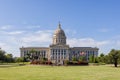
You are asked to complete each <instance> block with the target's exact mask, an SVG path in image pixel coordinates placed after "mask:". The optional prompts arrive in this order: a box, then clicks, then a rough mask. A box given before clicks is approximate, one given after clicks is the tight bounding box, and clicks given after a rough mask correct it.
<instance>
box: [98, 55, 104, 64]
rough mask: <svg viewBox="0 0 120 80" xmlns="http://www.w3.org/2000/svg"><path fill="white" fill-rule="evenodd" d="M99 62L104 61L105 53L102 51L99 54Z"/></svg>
mask: <svg viewBox="0 0 120 80" xmlns="http://www.w3.org/2000/svg"><path fill="white" fill-rule="evenodd" d="M99 62H102V63H105V55H104V54H103V53H101V54H100V56H99Z"/></svg>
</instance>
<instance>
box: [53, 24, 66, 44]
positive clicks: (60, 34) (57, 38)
mask: <svg viewBox="0 0 120 80" xmlns="http://www.w3.org/2000/svg"><path fill="white" fill-rule="evenodd" d="M53 44H66V36H65V33H64V31H63V30H62V28H61V24H60V23H59V25H58V28H57V29H56V30H55V32H54V35H53Z"/></svg>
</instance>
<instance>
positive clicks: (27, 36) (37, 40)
mask: <svg viewBox="0 0 120 80" xmlns="http://www.w3.org/2000/svg"><path fill="white" fill-rule="evenodd" d="M11 28H12V27H7V26H4V27H0V29H1V30H2V31H0V34H2V35H1V36H0V47H1V48H2V49H4V50H5V51H7V52H8V53H13V55H14V56H19V55H20V51H19V48H20V47H22V46H24V47H27V46H33V47H34V46H36V47H41V46H46V47H48V46H49V45H50V44H51V43H52V35H53V34H54V30H38V27H36V29H29V30H28V29H24V30H23V29H22V30H19V29H18V30H16V29H14V30H12V31H11V30H10V31H5V30H9V29H11ZM66 31H67V30H66ZM69 32H71V33H70V34H71V35H73V36H72V38H69V37H68V39H67V44H69V45H70V47H98V48H99V49H100V52H105V51H106V50H107V51H106V52H108V51H109V50H110V49H112V48H119V47H120V38H115V39H110V40H103V41H98V40H95V39H93V38H73V37H74V36H75V35H76V31H73V32H72V31H67V33H68V34H69ZM103 32H105V31H104V30H103ZM71 35H70V37H71ZM75 37H77V35H76V36H75Z"/></svg>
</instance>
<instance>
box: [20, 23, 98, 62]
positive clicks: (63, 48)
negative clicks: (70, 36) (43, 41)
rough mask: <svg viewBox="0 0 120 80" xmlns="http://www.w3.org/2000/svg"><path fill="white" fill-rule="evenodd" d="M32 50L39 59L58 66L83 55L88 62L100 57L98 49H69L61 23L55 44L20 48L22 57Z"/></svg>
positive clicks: (54, 36) (56, 31)
mask: <svg viewBox="0 0 120 80" xmlns="http://www.w3.org/2000/svg"><path fill="white" fill-rule="evenodd" d="M31 50H34V51H35V54H36V55H37V56H38V58H39V59H40V58H47V59H48V60H49V61H51V62H53V63H56V64H63V61H64V60H69V61H71V60H72V58H73V57H75V58H76V59H79V58H80V56H81V53H84V54H85V56H86V60H87V61H88V59H89V56H90V55H93V56H98V50H99V49H98V48H96V47H95V48H92V47H73V48H72V47H69V45H67V44H66V35H65V33H64V30H62V28H61V24H60V23H59V25H58V28H57V30H55V33H54V35H53V42H52V44H51V45H50V46H49V47H22V48H20V53H21V57H24V56H26V55H27V53H30V51H31Z"/></svg>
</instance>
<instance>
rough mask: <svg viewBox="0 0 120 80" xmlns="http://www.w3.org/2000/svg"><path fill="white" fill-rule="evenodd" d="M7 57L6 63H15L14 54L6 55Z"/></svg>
mask: <svg viewBox="0 0 120 80" xmlns="http://www.w3.org/2000/svg"><path fill="white" fill-rule="evenodd" d="M5 57H6V59H5V62H13V61H14V60H13V55H12V54H6V55H5Z"/></svg>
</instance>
